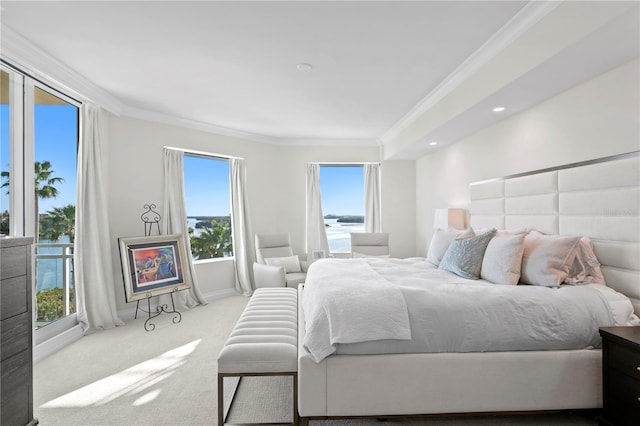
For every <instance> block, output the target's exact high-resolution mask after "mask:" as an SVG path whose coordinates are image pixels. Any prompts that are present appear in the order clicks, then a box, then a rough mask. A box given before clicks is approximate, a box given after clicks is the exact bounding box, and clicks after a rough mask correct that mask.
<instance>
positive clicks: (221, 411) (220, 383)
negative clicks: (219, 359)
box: [218, 372, 300, 426]
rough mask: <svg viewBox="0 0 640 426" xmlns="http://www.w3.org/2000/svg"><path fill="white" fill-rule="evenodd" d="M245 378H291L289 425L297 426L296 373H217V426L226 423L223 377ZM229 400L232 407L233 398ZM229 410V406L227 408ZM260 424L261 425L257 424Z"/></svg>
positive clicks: (222, 425)
mask: <svg viewBox="0 0 640 426" xmlns="http://www.w3.org/2000/svg"><path fill="white" fill-rule="evenodd" d="M245 376H254V377H255V376H291V377H292V378H293V422H292V423H290V424H291V425H293V426H298V425H299V422H300V419H299V417H298V373H297V372H284V373H280V372H278V373H241V374H237V373H236V374H232V373H228V374H226V373H218V426H224V424H225V421H226V417H227V416H226V414H225V412H224V395H223V393H224V378H225V377H245ZM234 397H235V395H234V396H233V397H232V398H231V405H233V398H234ZM229 410H231V406H230V407H229ZM257 424H261V423H257Z"/></svg>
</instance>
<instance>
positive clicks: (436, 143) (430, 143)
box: [429, 141, 438, 146]
mask: <svg viewBox="0 0 640 426" xmlns="http://www.w3.org/2000/svg"><path fill="white" fill-rule="evenodd" d="M429 145H431V146H436V145H438V142H435V141H434V142H429Z"/></svg>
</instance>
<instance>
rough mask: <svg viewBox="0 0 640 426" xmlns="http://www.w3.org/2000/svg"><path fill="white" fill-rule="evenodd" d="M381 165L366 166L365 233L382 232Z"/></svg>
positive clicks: (369, 164) (368, 164)
mask: <svg viewBox="0 0 640 426" xmlns="http://www.w3.org/2000/svg"><path fill="white" fill-rule="evenodd" d="M381 230H382V220H381V214H380V164H377V163H367V164H365V165H364V231H365V232H380V231H381Z"/></svg>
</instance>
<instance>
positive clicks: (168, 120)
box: [122, 107, 278, 145]
mask: <svg viewBox="0 0 640 426" xmlns="http://www.w3.org/2000/svg"><path fill="white" fill-rule="evenodd" d="M122 115H125V116H128V117H132V118H137V119H140V120H146V121H152V122H155V123H160V124H167V125H172V126H178V127H185V128H187V129H192V130H199V131H202V132H207V133H213V134H216V135H220V136H229V137H232V138H238V139H244V140H250V141H253V142H260V143H267V144H271V145H275V144H278V139H277V138H275V137H271V136H266V135H261V134H257V133H251V132H245V131H242V130H236V129H231V128H228V127H222V126H217V125H215V124H210V123H204V122H202V121H196V120H190V119H188V118H181V117H176V116H173V115H168V114H163V113H160V112H155V111H150V110H146V109H142V108H134V107H126V108H125V109H124V110H123V111H122Z"/></svg>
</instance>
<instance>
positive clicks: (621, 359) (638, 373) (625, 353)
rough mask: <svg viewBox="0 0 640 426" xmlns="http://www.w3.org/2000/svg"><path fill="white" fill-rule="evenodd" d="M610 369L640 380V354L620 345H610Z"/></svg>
mask: <svg viewBox="0 0 640 426" xmlns="http://www.w3.org/2000/svg"><path fill="white" fill-rule="evenodd" d="M609 368H612V369H614V370H616V371H619V372H620V373H622V374H626V375H627V376H629V377H631V378H633V379H636V380H640V352H638V351H637V350H636V351H634V350H632V349H630V348H628V347H626V346H623V345H621V344H618V343H613V342H610V343H609Z"/></svg>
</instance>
